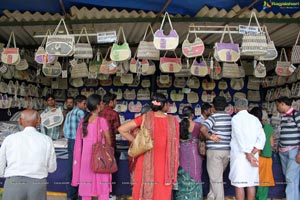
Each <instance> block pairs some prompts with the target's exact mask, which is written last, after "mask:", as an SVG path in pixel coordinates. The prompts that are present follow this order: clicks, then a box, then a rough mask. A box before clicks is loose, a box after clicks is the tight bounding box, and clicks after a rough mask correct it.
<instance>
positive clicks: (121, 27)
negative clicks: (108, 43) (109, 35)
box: [116, 26, 127, 43]
mask: <svg viewBox="0 0 300 200" xmlns="http://www.w3.org/2000/svg"><path fill="white" fill-rule="evenodd" d="M121 32H122V36H123V39H124V43H127V41H126V37H125V33H124V29H123V26H120V28H119V31H118V37H117V40H116V43H117V42H118V41H119V37H120V34H121Z"/></svg>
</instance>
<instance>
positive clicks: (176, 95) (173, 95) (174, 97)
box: [170, 90, 184, 102]
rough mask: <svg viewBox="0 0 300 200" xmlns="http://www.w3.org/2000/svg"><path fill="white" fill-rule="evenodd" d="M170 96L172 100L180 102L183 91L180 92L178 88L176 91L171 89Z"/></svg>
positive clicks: (182, 97)
mask: <svg viewBox="0 0 300 200" xmlns="http://www.w3.org/2000/svg"><path fill="white" fill-rule="evenodd" d="M170 96H171V100H172V101H179V102H181V101H183V99H184V93H183V92H182V90H179V91H178V92H176V90H172V91H171V95H170Z"/></svg>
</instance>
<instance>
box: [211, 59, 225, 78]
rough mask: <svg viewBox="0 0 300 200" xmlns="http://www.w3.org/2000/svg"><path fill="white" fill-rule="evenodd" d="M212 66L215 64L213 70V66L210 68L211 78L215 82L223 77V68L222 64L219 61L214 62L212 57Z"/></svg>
mask: <svg viewBox="0 0 300 200" xmlns="http://www.w3.org/2000/svg"><path fill="white" fill-rule="evenodd" d="M211 64H213V67H212V69H211V66H210V73H209V77H210V78H211V79H213V80H220V79H221V78H222V77H223V74H222V68H221V65H220V63H219V62H218V61H216V60H214V58H213V57H211V60H210V65H211Z"/></svg>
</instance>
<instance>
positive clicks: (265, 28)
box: [263, 25, 300, 43]
mask: <svg viewBox="0 0 300 200" xmlns="http://www.w3.org/2000/svg"><path fill="white" fill-rule="evenodd" d="M263 30H265V33H266V37H267V41H268V43H269V42H271V41H272V40H271V38H270V35H269V32H268V29H267V26H266V25H264V26H263ZM299 33H300V32H299Z"/></svg>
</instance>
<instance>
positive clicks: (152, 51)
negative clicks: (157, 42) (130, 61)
mask: <svg viewBox="0 0 300 200" xmlns="http://www.w3.org/2000/svg"><path fill="white" fill-rule="evenodd" d="M149 29H150V33H152V37H154V33H153V29H152V26H151V24H148V25H147V28H146V31H145V34H144V37H143V40H142V41H140V43H139V46H138V48H137V57H138V58H139V59H148V60H159V56H160V55H159V54H160V52H159V50H158V49H156V48H155V47H154V44H153V40H152V41H145V39H146V36H147V33H148V30H149Z"/></svg>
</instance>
